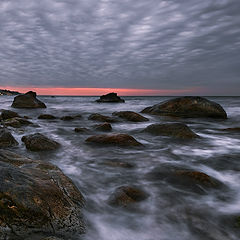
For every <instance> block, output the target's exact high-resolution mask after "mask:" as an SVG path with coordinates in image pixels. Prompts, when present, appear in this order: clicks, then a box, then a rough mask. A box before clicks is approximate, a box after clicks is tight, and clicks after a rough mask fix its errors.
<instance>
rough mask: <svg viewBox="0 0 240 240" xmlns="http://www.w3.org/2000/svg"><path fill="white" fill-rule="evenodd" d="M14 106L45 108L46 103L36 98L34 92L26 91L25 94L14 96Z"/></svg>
mask: <svg viewBox="0 0 240 240" xmlns="http://www.w3.org/2000/svg"><path fill="white" fill-rule="evenodd" d="M12 107H14V108H46V105H45V104H44V103H43V102H41V101H40V100H38V99H37V94H36V93H35V92H32V91H30V92H27V93H25V94H21V95H18V96H16V97H15V98H14V101H13V103H12Z"/></svg>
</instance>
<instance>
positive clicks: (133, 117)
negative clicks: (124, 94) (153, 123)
mask: <svg viewBox="0 0 240 240" xmlns="http://www.w3.org/2000/svg"><path fill="white" fill-rule="evenodd" d="M112 115H113V116H118V117H120V118H123V119H126V120H127V121H131V122H146V121H149V119H148V118H146V117H143V116H142V115H140V114H139V113H135V112H132V111H121V112H114V113H113V114H112Z"/></svg>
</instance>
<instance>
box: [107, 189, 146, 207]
mask: <svg viewBox="0 0 240 240" xmlns="http://www.w3.org/2000/svg"><path fill="white" fill-rule="evenodd" d="M148 196H149V195H148V194H147V193H146V192H144V191H143V190H141V189H139V188H136V187H132V186H122V187H119V188H117V189H116V190H115V192H114V193H113V194H112V195H111V196H110V198H109V200H108V202H109V204H110V205H113V206H119V207H127V206H128V205H130V204H133V203H137V202H141V201H143V200H145V199H147V198H148Z"/></svg>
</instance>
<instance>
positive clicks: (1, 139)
mask: <svg viewBox="0 0 240 240" xmlns="http://www.w3.org/2000/svg"><path fill="white" fill-rule="evenodd" d="M16 145H18V142H17V141H16V140H15V138H14V137H13V135H12V134H11V133H10V132H9V131H8V130H6V129H4V128H2V129H0V148H7V147H13V146H16Z"/></svg>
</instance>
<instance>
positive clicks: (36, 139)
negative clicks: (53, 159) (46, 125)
mask: <svg viewBox="0 0 240 240" xmlns="http://www.w3.org/2000/svg"><path fill="white" fill-rule="evenodd" d="M22 141H23V142H24V143H25V145H26V148H27V149H29V150H31V151H50V150H55V149H58V148H59V147H60V144H59V143H58V142H56V141H54V140H52V139H49V138H48V137H46V136H44V135H42V134H41V133H35V134H31V135H28V136H23V137H22Z"/></svg>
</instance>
